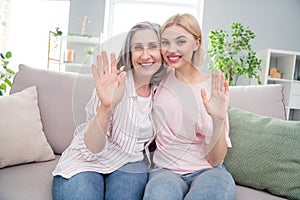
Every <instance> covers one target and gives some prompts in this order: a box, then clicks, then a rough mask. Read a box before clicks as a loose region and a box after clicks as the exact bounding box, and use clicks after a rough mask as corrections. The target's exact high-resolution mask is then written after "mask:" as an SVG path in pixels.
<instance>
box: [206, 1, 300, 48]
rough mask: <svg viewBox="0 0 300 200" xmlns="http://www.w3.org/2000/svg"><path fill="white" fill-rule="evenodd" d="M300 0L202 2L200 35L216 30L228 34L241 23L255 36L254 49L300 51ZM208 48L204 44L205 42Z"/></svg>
mask: <svg viewBox="0 0 300 200" xmlns="http://www.w3.org/2000/svg"><path fill="white" fill-rule="evenodd" d="M299 19H300V1H299V0H276V1H273V0H263V1H261V0H252V1H248V0H227V1H223V0H207V1H205V2H204V18H203V33H204V35H205V36H206V35H207V34H208V32H209V30H211V29H215V28H217V27H220V28H223V29H227V30H229V28H230V27H229V25H230V23H231V22H233V21H238V22H242V23H243V24H244V25H245V26H248V27H250V28H251V29H252V30H253V31H254V33H255V34H256V38H255V40H254V41H253V48H254V50H256V51H260V50H263V49H266V48H274V49H283V50H291V51H300V38H299V37H300V26H299ZM206 44H207V41H206Z"/></svg>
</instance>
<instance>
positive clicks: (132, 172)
mask: <svg viewBox="0 0 300 200" xmlns="http://www.w3.org/2000/svg"><path fill="white" fill-rule="evenodd" d="M159 28H160V27H159V25H157V24H152V23H149V22H142V23H138V24H137V25H135V26H134V27H133V28H132V29H131V30H130V31H129V33H128V35H127V37H126V40H125V43H124V44H125V45H124V47H123V48H122V51H121V54H120V57H119V61H118V63H117V61H116V58H115V56H114V55H111V58H108V56H107V54H106V52H102V53H101V55H99V56H98V57H97V65H93V66H92V72H93V78H94V82H95V90H94V93H93V94H92V97H91V99H90V101H89V102H88V104H87V106H86V111H87V119H86V122H85V123H83V124H81V125H79V126H78V127H77V129H76V131H75V134H74V138H73V141H72V143H71V145H70V146H69V147H68V148H67V149H66V150H65V151H64V153H63V154H62V156H61V158H60V160H59V163H58V165H57V167H56V169H55V170H54V172H53V175H54V179H53V199H54V200H62V199H64V200H66V199H70V200H76V199H78V200H85V199H86V200H94V199H95V200H96V199H97V200H101V199H108V200H114V199H117V200H120V199H121V200H122V199H124V200H128V199H130V200H139V199H142V197H143V193H144V188H145V185H146V183H147V180H148V167H147V165H146V163H145V161H144V150H145V148H146V147H145V144H147V143H149V141H150V140H151V139H152V138H153V134H154V133H153V128H152V123H151V115H150V113H151V109H152V95H153V87H155V85H156V84H157V83H158V81H159V80H160V74H161V73H162V72H163V71H162V69H163V68H162V66H161V64H162V57H161V52H160V29H159ZM122 66H124V67H125V72H124V71H123V72H121V73H120V68H121V67H122ZM118 68H119V69H118ZM119 73H120V74H119Z"/></svg>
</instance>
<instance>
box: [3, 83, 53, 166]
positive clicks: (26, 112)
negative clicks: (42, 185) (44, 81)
mask: <svg viewBox="0 0 300 200" xmlns="http://www.w3.org/2000/svg"><path fill="white" fill-rule="evenodd" d="M37 96H38V94H37V91H36V87H34V86H33V87H30V88H26V89H24V90H23V91H21V92H18V93H15V94H12V95H8V96H3V97H0V112H1V115H0V130H1V132H0V168H3V167H6V166H11V165H17V164H23V163H28V162H39V161H47V160H51V159H54V153H53V150H52V149H51V147H50V145H49V143H48V142H47V139H46V137H45V134H44V132H43V130H42V123H41V117H40V111H39V107H38V101H37Z"/></svg>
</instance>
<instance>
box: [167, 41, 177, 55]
mask: <svg viewBox="0 0 300 200" xmlns="http://www.w3.org/2000/svg"><path fill="white" fill-rule="evenodd" d="M176 51H177V46H176V44H173V43H171V44H170V46H169V48H168V52H171V53H174V52H176Z"/></svg>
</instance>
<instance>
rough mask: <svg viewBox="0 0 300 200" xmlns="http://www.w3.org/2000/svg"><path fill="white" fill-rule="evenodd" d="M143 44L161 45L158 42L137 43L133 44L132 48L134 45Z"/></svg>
mask: <svg viewBox="0 0 300 200" xmlns="http://www.w3.org/2000/svg"><path fill="white" fill-rule="evenodd" d="M142 44H159V43H158V42H148V43H142V42H136V43H132V44H131V46H133V45H142Z"/></svg>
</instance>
